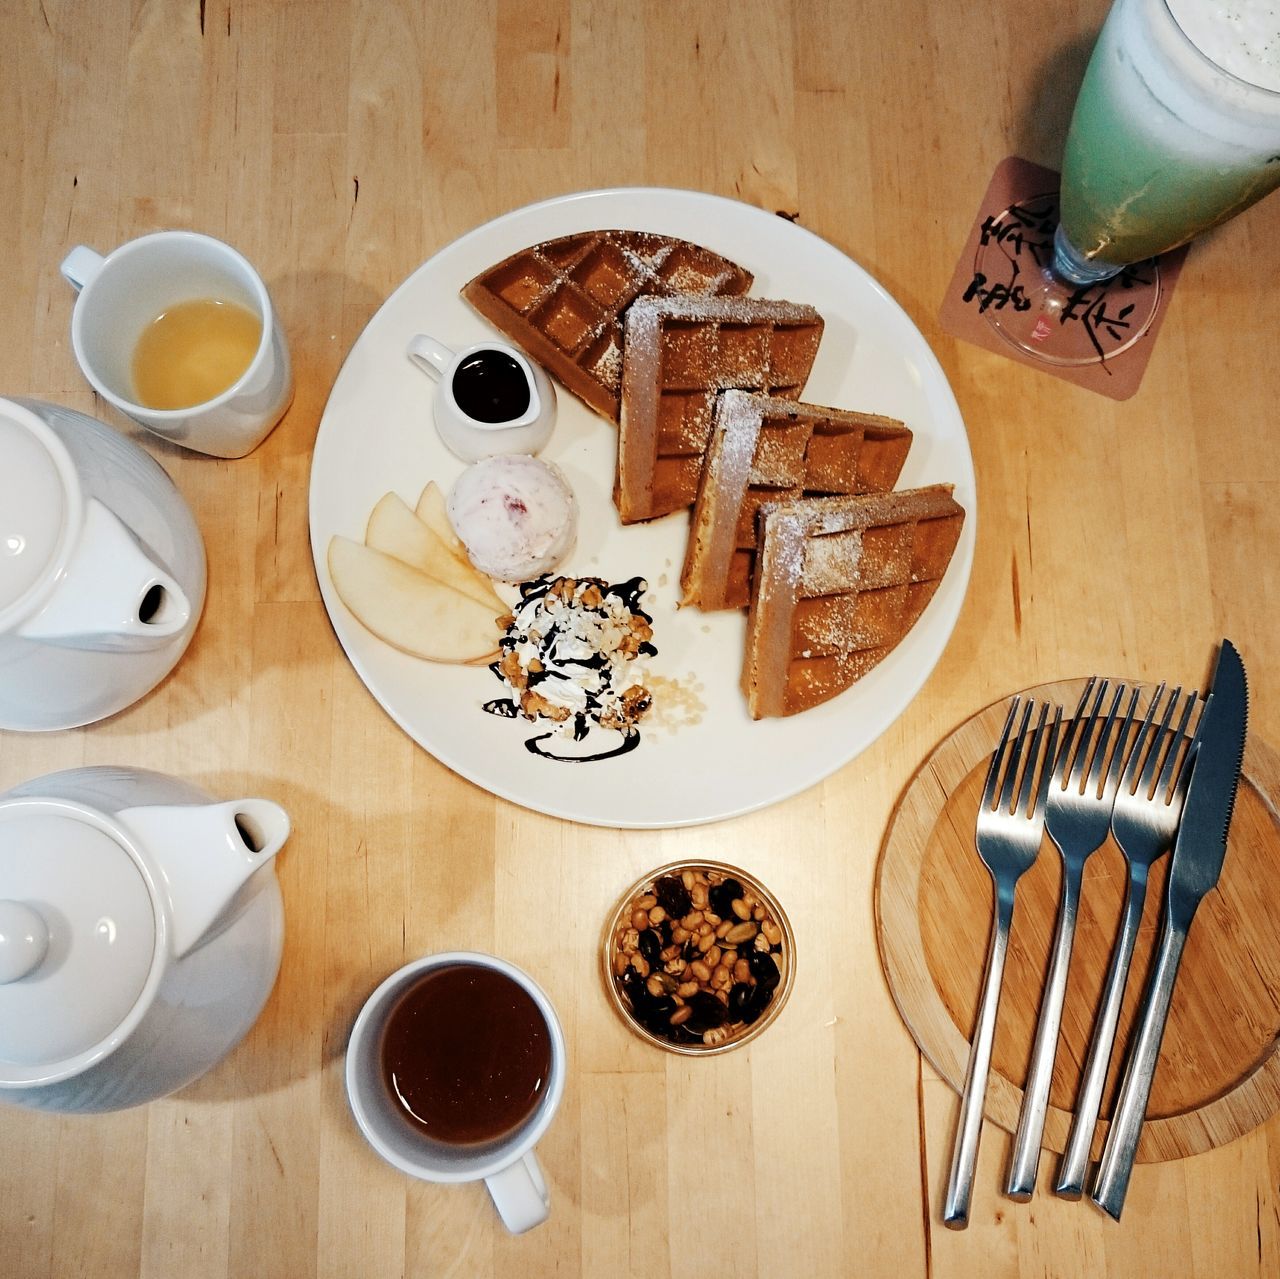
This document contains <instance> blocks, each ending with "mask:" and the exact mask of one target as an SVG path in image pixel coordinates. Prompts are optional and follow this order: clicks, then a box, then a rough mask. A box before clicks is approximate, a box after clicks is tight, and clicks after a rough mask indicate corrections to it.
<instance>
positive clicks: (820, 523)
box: [742, 484, 964, 719]
mask: <svg viewBox="0 0 1280 1279" xmlns="http://www.w3.org/2000/svg"><path fill="white" fill-rule="evenodd" d="M963 524H964V510H963V509H962V508H961V507H960V506H959V505H958V504H957V503H956V501H955V500H954V499H953V498H952V496H951V485H950V484H934V485H931V486H930V487H928V488H919V489H905V490H903V491H901V492H898V493H879V494H868V495H864V496H857V497H819V498H802V499H800V500H799V501H796V502H784V503H779V504H777V505H773V506H771V505H766V506H764V507H763V508H762V509H761V515H760V541H759V552H758V559H757V562H756V574H755V581H754V583H753V585H752V591H751V612H750V614H749V616H748V620H747V649H746V659H745V661H744V663H743V668H742V686H743V691H744V692H745V693H746V695H747V705H748V708H749V710H750V711H751V714H752V716H753V717H754V718H755V719H763V718H764V717H766V716H772V715H794V714H796V713H797V712H798V711H803V710H807V709H808V708H809V707H811V706H816V705H817V704H818V703H819V702H825V701H827V700H828V699H829V698H831V697H834V696H835V695H836V694H837V693H840V692H842V691H843V690H844V689H846V688H848V687H849V685H850V684H852V683H853V682H854V681H855V680H858V679H861V678H862V676H863V675H865V674H866V673H867V671H869V670H870V669H871V668H872V667H873V666H875V664H876V663H877V662H879V661H881V660H882V659H883V658H884V657H885V656H887V655H888V654H889V653H890V652H892V650H893V649H894V647H895V646H896V645H897V644H898V643H899V642H900V641H901V639H902V637H903V636H904V635H906V633H907V632H908V631H909V630H910V629H911V627H912V626H913V625H914V624H915V622H916V620H917V618H919V616H920V614H921V613H923V612H924V610H925V606H926V605H927V604H928V603H929V601H930V600H931V599H932V598H933V594H934V592H935V591H936V590H937V588H938V583H939V582H940V581H941V580H942V575H943V574H944V573H945V572H946V569H947V565H948V564H949V563H950V562H951V555H952V552H953V551H954V550H955V547H956V542H957V540H958V539H959V537H960V529H961V527H962V525H963Z"/></svg>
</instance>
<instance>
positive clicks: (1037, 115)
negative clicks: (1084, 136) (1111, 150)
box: [1012, 31, 1097, 170]
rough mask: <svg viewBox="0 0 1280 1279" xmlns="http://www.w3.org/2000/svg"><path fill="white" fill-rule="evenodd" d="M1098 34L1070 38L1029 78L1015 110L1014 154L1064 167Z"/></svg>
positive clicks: (1059, 167)
mask: <svg viewBox="0 0 1280 1279" xmlns="http://www.w3.org/2000/svg"><path fill="white" fill-rule="evenodd" d="M1096 38H1097V33H1096V32H1094V31H1087V32H1085V33H1084V34H1083V35H1081V36H1079V37H1077V38H1076V39H1074V40H1068V41H1067V43H1066V44H1064V45H1062V47H1061V48H1059V49H1058V50H1057V51H1056V52H1054V53H1053V54H1051V55H1050V56H1049V57H1048V58H1047V59H1046V60H1045V61H1044V62H1043V63H1042V64H1041V66H1040V68H1039V70H1038V71H1037V72H1036V73H1035V74H1034V75H1033V76H1031V78H1030V79H1029V80H1028V81H1027V85H1028V89H1027V94H1026V96H1025V98H1024V99H1023V101H1022V102H1021V103H1020V104H1019V106H1018V107H1017V109H1016V110H1015V112H1014V119H1013V130H1012V133H1013V151H1012V153H1013V154H1014V155H1020V156H1021V157H1022V158H1023V159H1024V160H1032V161H1034V162H1035V163H1036V164H1043V165H1046V166H1047V167H1048V168H1051V169H1058V170H1061V168H1062V154H1063V151H1064V150H1065V148H1066V142H1067V129H1068V128H1069V127H1070V125H1071V113H1072V111H1073V110H1074V109H1075V104H1076V94H1077V93H1079V91H1080V82H1081V81H1082V80H1083V79H1084V71H1085V67H1086V66H1088V64H1089V55H1090V53H1092V52H1093V46H1094V42H1095V40H1096Z"/></svg>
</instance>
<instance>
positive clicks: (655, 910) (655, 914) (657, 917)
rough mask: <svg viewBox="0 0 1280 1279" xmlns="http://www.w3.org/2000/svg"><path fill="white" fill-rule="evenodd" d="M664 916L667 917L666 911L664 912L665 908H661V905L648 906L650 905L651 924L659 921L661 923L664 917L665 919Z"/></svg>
mask: <svg viewBox="0 0 1280 1279" xmlns="http://www.w3.org/2000/svg"><path fill="white" fill-rule="evenodd" d="M666 917H667V912H666V910H665V909H663V907H661V906H650V907H649V923H650V925H653V924H660V923H662V921H663V920H664V919H666Z"/></svg>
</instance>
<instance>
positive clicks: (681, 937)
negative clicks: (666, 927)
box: [671, 924, 689, 942]
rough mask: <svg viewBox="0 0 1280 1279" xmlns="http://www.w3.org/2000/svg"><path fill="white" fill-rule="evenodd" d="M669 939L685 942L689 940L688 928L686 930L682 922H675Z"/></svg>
mask: <svg viewBox="0 0 1280 1279" xmlns="http://www.w3.org/2000/svg"><path fill="white" fill-rule="evenodd" d="M671 940H672V941H679V942H686V941H688V940H689V930H688V929H687V928H685V927H684V926H683V925H682V924H677V925H676V926H675V927H674V928H673V929H672V930H671Z"/></svg>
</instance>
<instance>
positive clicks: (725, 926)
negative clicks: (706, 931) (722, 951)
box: [716, 919, 733, 939]
mask: <svg viewBox="0 0 1280 1279" xmlns="http://www.w3.org/2000/svg"><path fill="white" fill-rule="evenodd" d="M732 927H733V925H732V924H731V923H730V922H729V921H728V920H727V919H722V920H721V921H720V922H719V923H718V924H717V925H716V936H717V937H719V938H721V939H723V938H724V937H726V936H727V935H728V932H729V929H731V928H732Z"/></svg>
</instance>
